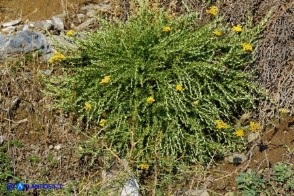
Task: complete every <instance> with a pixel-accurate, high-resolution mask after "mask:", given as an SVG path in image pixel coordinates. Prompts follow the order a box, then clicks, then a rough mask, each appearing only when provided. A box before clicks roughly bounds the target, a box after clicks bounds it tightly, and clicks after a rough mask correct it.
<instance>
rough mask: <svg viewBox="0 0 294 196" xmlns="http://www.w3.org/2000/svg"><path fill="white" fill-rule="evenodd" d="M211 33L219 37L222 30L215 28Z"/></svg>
mask: <svg viewBox="0 0 294 196" xmlns="http://www.w3.org/2000/svg"><path fill="white" fill-rule="evenodd" d="M213 34H214V35H216V36H218V37H220V36H222V35H223V32H221V31H218V30H216V31H214V32H213Z"/></svg>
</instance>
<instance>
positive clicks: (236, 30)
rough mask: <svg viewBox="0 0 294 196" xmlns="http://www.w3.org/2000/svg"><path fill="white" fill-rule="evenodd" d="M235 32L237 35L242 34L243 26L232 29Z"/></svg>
mask: <svg viewBox="0 0 294 196" xmlns="http://www.w3.org/2000/svg"><path fill="white" fill-rule="evenodd" d="M232 30H233V31H235V32H237V33H241V32H242V31H243V30H242V26H241V25H239V24H238V25H236V26H233V28H232Z"/></svg>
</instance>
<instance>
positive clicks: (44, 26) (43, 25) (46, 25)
mask: <svg viewBox="0 0 294 196" xmlns="http://www.w3.org/2000/svg"><path fill="white" fill-rule="evenodd" d="M30 26H31V27H35V28H38V29H41V30H44V31H47V30H50V29H51V27H52V26H53V22H52V21H51V20H43V21H38V22H33V23H30Z"/></svg>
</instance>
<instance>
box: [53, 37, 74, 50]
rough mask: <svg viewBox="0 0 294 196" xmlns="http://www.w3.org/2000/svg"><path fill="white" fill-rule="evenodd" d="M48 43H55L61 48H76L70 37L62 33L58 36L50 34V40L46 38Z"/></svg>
mask: <svg viewBox="0 0 294 196" xmlns="http://www.w3.org/2000/svg"><path fill="white" fill-rule="evenodd" d="M48 39H49V38H48ZM48 43H50V44H52V46H55V45H57V46H58V47H60V48H63V49H77V48H78V47H77V46H76V45H75V44H74V42H73V41H72V40H71V39H70V38H68V37H67V36H62V35H60V36H57V35H52V36H51V38H50V40H48Z"/></svg>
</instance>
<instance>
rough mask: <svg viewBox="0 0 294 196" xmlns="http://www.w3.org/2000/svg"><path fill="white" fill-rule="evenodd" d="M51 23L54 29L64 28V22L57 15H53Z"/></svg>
mask: <svg viewBox="0 0 294 196" xmlns="http://www.w3.org/2000/svg"><path fill="white" fill-rule="evenodd" d="M52 23H53V26H54V28H55V29H57V30H60V31H61V30H64V24H63V22H62V20H61V18H59V17H57V16H53V17H52Z"/></svg>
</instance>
